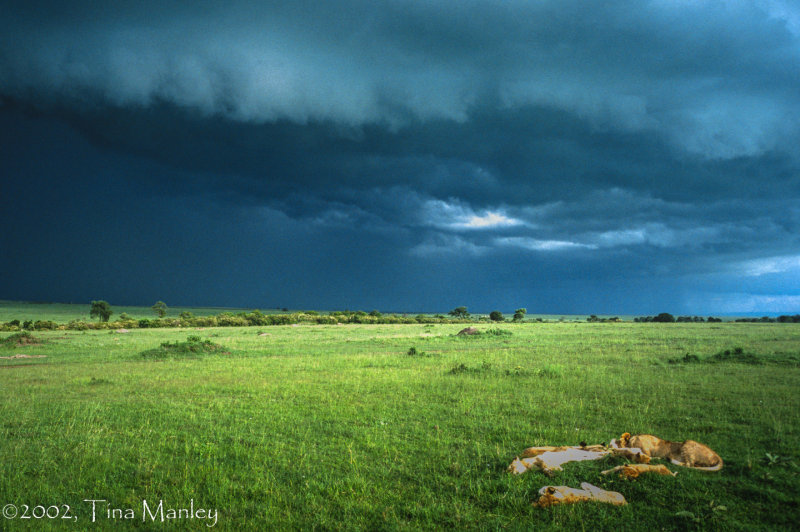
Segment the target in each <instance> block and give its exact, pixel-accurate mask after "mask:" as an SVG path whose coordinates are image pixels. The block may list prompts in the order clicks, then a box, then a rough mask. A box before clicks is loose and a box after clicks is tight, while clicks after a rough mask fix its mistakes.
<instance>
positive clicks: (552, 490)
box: [533, 482, 626, 508]
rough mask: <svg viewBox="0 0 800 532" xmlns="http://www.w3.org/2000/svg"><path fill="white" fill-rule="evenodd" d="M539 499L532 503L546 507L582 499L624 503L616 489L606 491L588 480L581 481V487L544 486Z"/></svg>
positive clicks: (618, 504) (622, 497)
mask: <svg viewBox="0 0 800 532" xmlns="http://www.w3.org/2000/svg"><path fill="white" fill-rule="evenodd" d="M539 495H541V497H539V500H537V501H534V502H533V505H534V506H538V507H539V508H547V507H549V506H553V505H556V504H574V503H576V502H582V501H597V502H605V503H608V504H613V505H615V506H622V505H624V504H626V501H625V497H624V496H623V495H622V494H621V493H619V492H616V491H606V490H604V489H602V488H598V487H597V486H593V485H592V484H589V483H588V482H583V483H581V489H578V488H570V487H569V486H544V487H542V489H540V490H539Z"/></svg>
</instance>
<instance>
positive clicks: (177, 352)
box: [142, 336, 227, 358]
mask: <svg viewBox="0 0 800 532" xmlns="http://www.w3.org/2000/svg"><path fill="white" fill-rule="evenodd" d="M224 349H225V348H224V347H222V346H221V345H219V344H215V343H214V342H212V341H211V340H209V339H206V340H203V339H201V338H200V337H199V336H189V337H188V338H186V341H185V342H178V341H177V340H176V341H175V342H163V343H162V344H161V346H159V347H157V348H155V349H148V350H147V351H143V352H142V356H143V357H145V358H163V357H173V358H180V357H194V356H198V355H203V354H209V353H220V352H222V353H227V351H224Z"/></svg>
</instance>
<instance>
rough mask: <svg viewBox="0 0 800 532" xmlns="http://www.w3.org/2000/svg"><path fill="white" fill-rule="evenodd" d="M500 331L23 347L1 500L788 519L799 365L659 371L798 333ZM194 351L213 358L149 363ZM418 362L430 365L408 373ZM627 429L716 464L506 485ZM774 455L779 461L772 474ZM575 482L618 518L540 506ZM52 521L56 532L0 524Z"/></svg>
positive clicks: (155, 336) (158, 335)
mask: <svg viewBox="0 0 800 532" xmlns="http://www.w3.org/2000/svg"><path fill="white" fill-rule="evenodd" d="M479 327H480V328H482V329H488V328H490V326H488V325H487V326H479ZM497 327H499V328H500V329H503V330H507V331H509V332H510V333H511V334H510V335H491V334H488V335H487V334H484V335H480V336H478V337H470V338H461V337H456V336H455V333H456V332H458V330H459V329H460V328H461V326H458V325H452V326H451V325H434V326H423V325H419V326H416V325H374V326H360V325H347V326H310V325H305V326H299V327H291V326H285V327H284V326H276V327H263V328H255V327H251V328H216V329H206V330H186V329H182V330H179V329H158V330H148V329H142V330H134V331H132V332H130V333H127V334H120V333H115V332H110V331H87V332H76V331H53V332H35V333H34V335H35V336H37V337H39V338H41V339H42V340H43V343H42V344H41V345H34V346H25V347H18V348H2V353H0V356H3V355H4V354H11V353H17V352H20V353H25V354H30V355H46V358H36V359H33V358H32V359H15V360H0V366H3V367H0V391H2V400H1V401H0V420H2V421H0V442H1V443H0V503H2V504H6V503H14V504H17V505H20V504H30V505H34V504H45V505H50V504H70V505H71V506H72V507H73V512H74V513H75V514H76V515H77V516H78V519H79V521H78V522H77V524H76V527H77V528H78V529H80V528H81V527H88V526H89V523H88V519H89V513H88V511H89V508H88V507H87V506H86V505H84V504H83V503H82V502H81V501H83V499H90V498H94V499H105V500H107V501H109V502H110V503H112V504H113V506H114V507H118V508H128V507H131V508H137V518H138V519H137V520H133V521H130V522H129V521H119V520H113V519H106V518H105V514H103V518H102V519H99V520H98V522H97V523H94V524H91V526H92V529H111V528H117V527H119V526H124V525H128V526H139V527H143V528H145V529H152V528H153V526H154V525H153V523H142V521H141V512H140V509H141V501H142V499H147V500H150V501H158V500H160V499H163V500H164V501H165V502H167V501H169V503H171V504H174V505H176V506H179V505H188V504H189V501H190V500H191V499H194V501H195V504H196V506H197V505H202V506H203V507H207V508H216V509H218V511H219V520H218V523H217V525H216V528H219V529H223V530H228V529H230V530H234V529H239V530H240V529H243V528H244V529H259V530H260V529H276V528H277V529H285V528H292V529H298V528H301V529H307V528H314V527H316V528H330V529H348V530H350V529H370V530H372V529H396V528H412V529H419V528H423V529H430V528H446V527H456V528H498V527H504V526H509V527H511V528H523V529H540V528H554V529H558V528H563V529H569V530H572V529H581V528H586V529H612V528H618V529H625V530H630V529H642V530H644V529H652V528H659V529H660V528H667V529H670V528H677V529H684V528H691V527H699V528H713V527H717V528H721V527H724V528H731V529H736V528H739V529H750V528H752V527H756V526H766V527H768V528H769V527H774V528H779V527H781V526H789V525H790V524H791V523H794V522H796V521H797V519H798V510H797V505H796V501H795V502H792V501H794V496H792V495H791V494H792V493H795V494H796V493H797V491H798V488H799V487H800V480H798V478H797V469H796V466H795V465H793V464H796V463H798V462H800V458H799V457H798V453H797V448H798V443H800V434H798V427H799V426H800V423H799V422H800V409H798V407H799V406H800V397H798V394H797V390H798V385H800V369H798V368H797V367H796V366H791V365H790V366H787V365H778V364H771V363H765V364H763V365H750V364H742V363H737V362H720V363H715V364H707V363H694V364H670V363H669V360H670V359H674V358H679V357H683V356H684V355H685V354H686V353H691V354H697V355H698V356H700V357H708V356H711V355H714V354H715V353H719V352H721V351H724V350H726V349H727V350H732V349H735V348H737V347H741V348H742V349H743V350H745V351H747V352H752V353H758V354H765V355H769V354H774V353H784V354H785V353H792V354H795V355H796V354H798V353H800V327H797V326H796V325H793V324H722V325H718V324H717V325H714V326H712V325H711V324H633V323H616V324H611V323H610V324H588V323H553V324H503V325H500V326H491V328H497ZM260 333H261V334H264V335H263V336H262V335H260ZM193 335H198V336H201V337H202V339H203V340H209V341H211V342H213V343H214V344H218V345H220V346H222V347H223V348H224V351H212V352H207V353H202V355H200V356H192V357H189V358H184V357H176V356H170V357H163V358H159V357H154V358H150V357H144V356H142V353H143V352H146V351H148V350H151V349H154V348H158V347H159V346H160V345H161V344H162V343H164V342H172V343H174V342H186V341H187V338H188V336H193ZM7 336H8V334H3V335H0V337H1V338H5V337H7ZM1 338H0V339H1ZM411 347H415V348H416V350H417V351H419V352H424V353H426V356H409V355H408V351H409V349H410V348H411ZM23 364H24V365H23ZM462 366H463V367H464V368H466V369H465V370H463V371H453V368H459V367H462ZM623 431H630V432H634V433H635V432H649V433H654V434H657V435H659V436H662V437H664V438H668V439H673V440H682V439H687V438H691V439H696V440H699V441H702V442H704V443H707V444H708V445H710V446H711V447H712V448H713V449H715V450H716V451H717V452H718V453H719V454H720V455H721V456H722V457H723V459H724V460H725V468H724V469H723V470H722V472H720V473H716V474H707V473H701V472H696V471H687V470H680V473H679V475H678V476H677V477H675V478H674V479H672V478H667V479H665V478H643V479H640V480H638V481H636V482H630V481H621V480H618V479H616V478H606V477H601V476H600V475H599V471H600V470H601V469H603V468H604V467H601V466H600V465H599V464H593V463H584V464H570V465H567V466H566V467H565V471H564V472H563V473H561V474H558V475H557V476H556V477H555V478H554V479H547V478H545V477H544V476H542V475H540V474H536V473H529V474H527V475H523V476H520V477H516V476H510V475H508V474H507V473H506V472H505V468H506V466H507V465H508V464H509V463H510V462H511V460H512V459H513V458H514V456H515V455H516V454H517V453H519V452H520V451H521V450H522V449H523V448H524V447H527V446H531V445H545V444H568V445H575V444H577V443H578V442H580V441H587V442H590V443H597V442H603V441H609V440H610V439H611V438H614V437H618V436H619V434H620V433H621V432H623ZM766 453H770V454H771V455H773V456H780V457H786V458H787V459H786V460H784V461H782V462H780V463H777V462H776V463H775V464H771V465H770V464H769V463H768V461H765V455H766ZM603 466H605V464H603ZM582 481H589V482H592V483H593V484H596V485H599V486H603V487H607V488H609V489H615V490H617V491H621V492H622V493H623V494H624V495H625V496H626V498H627V499H628V501H629V503H630V504H629V506H627V507H624V508H607V507H601V506H596V505H587V506H575V507H569V508H553V509H550V510H540V509H535V508H532V507H531V506H530V502H531V501H532V500H534V499H535V498H536V492H537V491H538V489H539V488H540V487H541V486H543V485H545V484H550V483H556V484H568V485H572V486H576V487H577V486H578V484H579V483H580V482H582ZM719 506H723V507H724V509H723V510H720V509H719ZM715 508H716V509H715ZM678 512H688V514H680V515H678ZM194 525H197V526H194ZM48 526H53V527H54V528H59V527H60V526H61V527H63V524H61V523H54V522H51V521H49V520H45V521H41V520H36V521H34V520H30V521H27V522H23V521H21V520H19V519H16V520H13V521H8V520H5V521H0V528H3V527H6V528H9V529H15V528H16V529H19V528H29V529H32V530H38V529H42V528H47V527H48ZM181 526H183V525H179V528H180V527H181ZM192 526H193V527H194V528H195V529H197V528H200V526H202V525H201V524H200V523H193V525H192ZM60 529H63V528H60Z"/></svg>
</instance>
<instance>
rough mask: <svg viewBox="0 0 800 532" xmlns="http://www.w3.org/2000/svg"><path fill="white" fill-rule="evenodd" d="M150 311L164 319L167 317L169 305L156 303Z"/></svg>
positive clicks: (161, 302) (160, 302)
mask: <svg viewBox="0 0 800 532" xmlns="http://www.w3.org/2000/svg"><path fill="white" fill-rule="evenodd" d="M150 309H152V311H153V312H155V313H156V316H158V317H159V318H163V317H164V316H166V315H167V304H166V303H164V302H163V301H156V303H155V305H153V306H152V307H150Z"/></svg>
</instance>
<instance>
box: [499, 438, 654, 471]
mask: <svg viewBox="0 0 800 532" xmlns="http://www.w3.org/2000/svg"><path fill="white" fill-rule="evenodd" d="M638 451H639V450H638V449H628V448H611V447H606V446H604V445H581V446H573V447H567V446H558V447H554V446H550V445H546V446H541V447H528V448H527V449H525V450H524V451H522V453H521V454H520V456H519V457H517V458H516V459H515V460H514V461H513V462H511V465H509V466H508V470H509V471H511V472H512V473H514V474H516V475H520V474H522V473H525V472H527V471H528V470H530V469H539V470H541V471H542V472H543V473H544V474H546V475H547V476H552V475H553V472H554V471H561V466H562V465H564V464H566V463H567V462H581V461H584V460H599V459H601V458H603V457H604V456H606V455H608V454H613V455H614V456H623V457H625V458H628V459H630V460H633V461H635V462H638V463H647V462H649V461H650V458H649V457H648V456H645V455H644V454H643V453H641V452H638Z"/></svg>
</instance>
